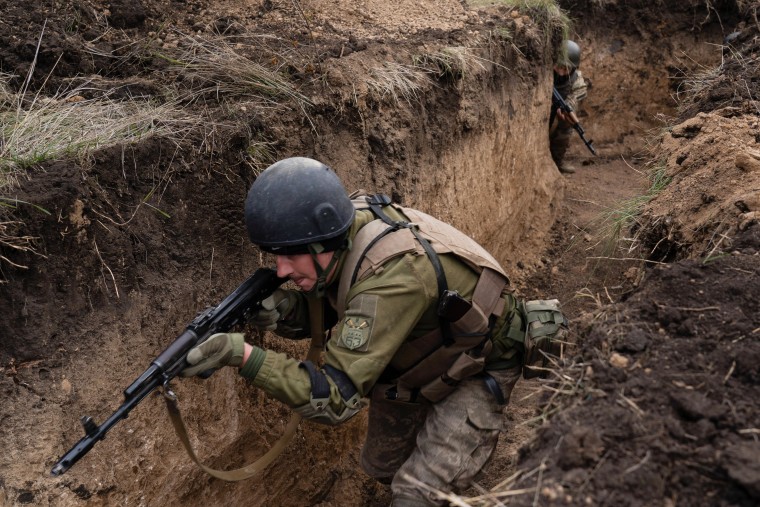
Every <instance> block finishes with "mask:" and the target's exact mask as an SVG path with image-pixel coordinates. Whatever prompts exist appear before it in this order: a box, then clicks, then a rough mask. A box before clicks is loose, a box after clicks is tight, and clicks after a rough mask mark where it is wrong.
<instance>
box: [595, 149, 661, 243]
mask: <svg viewBox="0 0 760 507" xmlns="http://www.w3.org/2000/svg"><path fill="white" fill-rule="evenodd" d="M648 178H649V188H648V189H647V191H646V192H644V193H643V194H641V195H638V196H635V197H632V198H630V199H626V200H624V201H621V202H620V204H619V205H618V206H617V207H615V208H612V209H609V210H607V211H604V212H602V214H601V217H600V220H601V222H602V226H601V227H600V232H599V237H600V240H599V242H598V243H603V244H604V252H605V254H609V255H611V254H612V252H613V251H614V250H615V249H616V248H617V247H619V246H620V244H621V242H623V241H624V240H626V238H625V234H626V233H627V232H628V231H632V230H634V229H635V228H636V225H637V224H638V219H639V217H640V215H641V213H642V211H643V210H644V207H645V206H646V205H647V204H648V203H649V202H650V201H651V200H652V199H654V198H655V197H656V196H657V195H658V194H659V193H660V192H662V191H663V190H664V189H665V188H666V187H667V186H668V184H669V183H670V180H671V178H670V176H668V174H667V168H666V166H665V164H664V163H661V164H658V165H657V166H655V167H654V168H653V169H652V170H651V172H650V173H649V175H648ZM626 241H628V242H629V243H630V245H629V246H628V247H627V251H628V252H629V253H630V252H632V251H634V250H635V249H636V247H637V243H638V242H637V241H636V239H635V238H628V239H627V240H626ZM598 243H597V244H598Z"/></svg>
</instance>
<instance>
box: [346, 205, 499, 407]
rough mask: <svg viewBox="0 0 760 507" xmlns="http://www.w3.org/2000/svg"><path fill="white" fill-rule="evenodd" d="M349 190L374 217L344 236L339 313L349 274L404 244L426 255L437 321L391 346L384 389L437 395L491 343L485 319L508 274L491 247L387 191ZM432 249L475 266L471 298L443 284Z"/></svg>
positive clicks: (404, 249) (479, 364)
mask: <svg viewBox="0 0 760 507" xmlns="http://www.w3.org/2000/svg"><path fill="white" fill-rule="evenodd" d="M351 197H352V202H353V203H354V207H355V208H356V209H357V210H366V209H371V210H372V211H373V213H374V214H375V216H377V217H378V218H377V219H376V220H373V221H372V222H370V223H369V224H367V225H365V226H364V227H362V228H361V229H360V230H359V232H358V233H357V234H356V237H355V238H354V239H353V241H352V248H351V250H350V251H349V252H348V254H347V257H346V260H345V264H344V267H343V269H342V271H341V278H340V280H339V283H338V295H337V300H336V310H337V312H338V316H339V319H342V318H343V315H344V313H345V310H346V304H347V301H346V296H347V294H348V291H349V290H350V288H351V287H352V286H353V285H354V284H355V283H356V282H358V281H361V280H363V279H364V278H366V277H369V276H372V275H373V274H374V273H375V272H377V271H378V270H379V269H380V268H381V267H382V266H383V265H384V264H385V263H386V262H388V261H389V260H391V259H393V258H395V257H399V256H402V255H404V254H407V253H411V252H416V253H417V254H419V255H427V256H428V257H429V258H430V260H431V262H432V263H433V267H434V268H435V269H436V277H437V280H438V284H439V305H438V314H439V318H440V319H441V326H440V327H439V328H438V329H436V330H434V331H432V332H430V333H428V334H426V335H424V336H422V337H419V338H416V339H414V340H411V341H406V342H405V343H404V344H403V345H402V346H401V347H400V348H399V350H398V351H397V352H396V354H395V355H394V356H393V358H392V359H391V363H390V365H389V366H390V368H392V369H393V371H395V372H398V373H399V375H398V376H397V378H396V379H395V386H394V388H393V389H391V390H389V391H387V392H386V396H387V397H388V398H389V399H397V400H400V401H415V400H416V399H417V397H418V396H419V395H422V396H423V397H425V398H426V399H428V400H430V401H433V402H435V401H438V400H441V399H443V398H444V397H446V396H447V395H448V394H449V393H451V392H452V391H453V390H454V389H455V388H456V386H457V384H458V383H459V381H461V380H462V379H464V378H466V377H469V376H472V375H475V374H478V373H480V372H481V371H482V370H483V368H484V366H485V358H486V356H488V354H489V352H490V350H491V346H492V344H491V341H490V333H491V327H492V326H493V323H494V322H495V321H496V319H497V318H498V317H499V316H500V315H501V313H502V312H503V311H504V306H505V300H504V299H503V298H502V297H501V296H502V293H503V292H504V291H505V290H506V289H507V286H508V284H509V278H508V277H507V275H506V274H505V273H504V270H503V269H502V268H501V266H499V263H498V262H497V261H496V260H495V259H494V258H493V257H492V256H491V254H489V253H488V252H487V251H486V250H485V249H484V248H483V247H481V246H480V245H479V244H478V243H476V242H475V241H474V240H473V239H472V238H470V237H468V236H467V235H465V234H463V233H462V232H460V231H459V230H457V229H455V228H454V227H452V226H451V225H449V224H446V223H444V222H442V221H440V220H437V219H435V218H433V217H431V216H430V215H427V214H425V213H422V212H420V211H417V210H414V209H410V208H405V207H402V206H399V205H397V204H393V203H391V202H390V199H389V198H388V197H387V196H383V195H375V196H371V197H370V196H366V195H352V196H351ZM388 207H390V208H391V210H394V211H395V213H393V212H392V214H394V215H395V214H397V213H400V214H401V215H402V217H405V220H393V219H390V218H389V216H388V214H387V213H385V212H384V211H382V210H383V208H385V209H386V210H387V209H388ZM389 211H390V210H389ZM438 254H454V255H456V256H457V258H459V259H460V260H461V261H463V262H465V263H466V264H467V265H468V266H469V267H470V268H471V269H473V270H474V271H475V272H476V273H479V275H480V276H479V278H478V282H477V284H476V286H475V291H474V293H473V297H472V301H471V302H468V301H466V300H464V299H462V298H458V294H457V293H456V292H454V291H448V290H447V287H446V282H445V274H443V269H442V268H441V266H440V262H439V260H438V258H437V255H438ZM441 278H443V280H442V279H441ZM442 292H443V294H442ZM457 298H458V299H457ZM449 301H453V302H454V303H452V305H450V306H452V307H453V308H448V307H447V303H448V302H449Z"/></svg>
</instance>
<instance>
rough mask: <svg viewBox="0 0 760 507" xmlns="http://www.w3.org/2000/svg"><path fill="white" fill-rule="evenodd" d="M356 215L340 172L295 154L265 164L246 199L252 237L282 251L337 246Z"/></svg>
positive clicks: (265, 246) (292, 252)
mask: <svg viewBox="0 0 760 507" xmlns="http://www.w3.org/2000/svg"><path fill="white" fill-rule="evenodd" d="M353 220H354V205H353V204H352V203H351V199H349V197H348V195H347V194H346V190H345V188H344V187H343V184H342V183H341V182H340V180H339V179H338V176H337V175H336V174H335V172H334V171H333V170H332V169H330V168H329V167H327V166H326V165H324V164H323V163H321V162H318V161H316V160H313V159H310V158H304V157H293V158H286V159H283V160H280V161H279V162H276V163H274V164H272V165H271V166H269V167H268V168H266V169H265V170H264V171H263V172H262V173H261V174H260V175H259V176H258V177H257V178H256V181H254V182H253V185H251V189H250V190H249V191H248V197H246V200H245V225H246V228H247V229H248V236H249V237H250V238H251V242H253V243H254V244H256V245H258V246H259V247H260V248H261V249H262V250H264V251H266V252H271V253H274V254H278V255H296V254H303V253H310V252H314V251H323V252H329V251H333V250H338V249H339V248H341V247H342V246H343V244H344V242H345V233H346V231H347V230H348V228H349V227H351V224H352V223H353Z"/></svg>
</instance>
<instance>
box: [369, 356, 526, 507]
mask: <svg viewBox="0 0 760 507" xmlns="http://www.w3.org/2000/svg"><path fill="white" fill-rule="evenodd" d="M489 373H490V375H491V376H492V377H493V378H494V379H495V380H496V382H497V383H498V385H499V386H500V387H501V390H502V393H503V395H504V400H505V401H506V402H505V403H504V404H499V403H498V401H497V400H496V398H495V397H494V395H493V394H492V393H491V392H490V391H489V390H488V389H487V388H486V384H485V381H484V380H483V379H482V378H469V379H466V380H464V381H462V383H461V384H460V385H459V386H458V387H457V389H456V390H455V391H454V392H453V393H451V394H450V395H449V396H447V397H446V398H444V399H443V400H441V401H439V402H438V403H434V404H431V403H402V402H397V401H392V400H387V399H386V398H385V391H386V389H387V387H389V386H382V385H377V386H375V388H374V389H373V391H372V395H371V401H370V407H369V423H368V428H367V440H366V442H365V443H364V447H363V448H362V453H361V464H362V468H363V469H364V471H365V472H366V473H367V474H368V475H370V476H371V477H374V478H375V479H377V480H378V481H380V482H384V483H386V484H387V483H389V482H390V483H391V490H392V492H393V503H392V505H393V506H398V507H405V506H418V505H419V506H423V505H444V504H445V502H444V501H441V500H438V499H437V498H436V496H435V493H434V492H433V491H431V490H437V491H444V492H449V491H458V490H462V489H464V488H467V487H468V486H469V485H470V484H471V482H472V481H473V479H474V478H475V476H476V475H477V474H478V472H480V470H481V469H482V468H483V466H484V465H485V464H486V462H487V461H488V459H489V458H490V457H491V454H492V453H493V451H494V449H495V448H496V443H497V441H498V438H499V433H500V432H501V431H503V430H504V429H505V426H506V418H505V417H504V409H505V407H506V406H507V403H508V402H509V395H510V394H511V392H512V388H513V387H514V385H515V383H516V382H517V380H518V378H519V377H520V369H519V368H514V369H510V370H503V371H493V372H489ZM418 482H421V483H424V484H426V485H427V486H429V487H430V488H431V490H428V489H427V488H424V487H421V486H420V485H419V484H418Z"/></svg>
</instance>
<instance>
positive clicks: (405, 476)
mask: <svg viewBox="0 0 760 507" xmlns="http://www.w3.org/2000/svg"><path fill="white" fill-rule="evenodd" d="M245 221H246V227H247V230H248V234H249V236H250V239H251V241H252V242H253V243H254V244H256V245H257V246H258V247H259V248H261V249H262V250H264V251H266V252H270V253H272V254H274V255H275V258H276V267H277V274H278V275H279V276H280V277H283V278H284V277H287V278H289V279H290V280H291V281H292V282H293V283H294V284H295V285H297V286H298V287H299V288H300V290H293V289H277V290H276V291H275V292H274V293H273V294H272V295H271V296H270V297H269V298H268V299H266V300H264V302H263V309H262V310H261V311H259V312H258V313H256V314H255V315H254V316H253V318H252V323H253V324H254V325H255V326H257V327H258V328H260V329H264V330H271V331H274V332H276V333H277V334H278V335H280V336H283V337H286V338H291V339H301V338H305V337H308V336H309V335H310V333H311V334H317V335H319V334H322V335H324V333H323V332H322V329H317V330H315V329H314V327H315V325H314V324H313V322H314V320H310V317H311V316H313V315H310V312H312V313H313V312H319V313H320V314H323V316H324V323H325V325H323V326H322V328H330V327H333V326H335V329H334V333H332V334H331V335H330V338H329V340H328V342H327V347H326V351H325V353H324V364H322V365H318V364H314V363H312V362H311V361H299V360H297V359H294V358H290V357H288V356H286V355H285V354H282V353H278V352H274V351H272V350H264V349H262V348H260V347H257V346H253V345H250V344H248V343H246V342H245V340H244V336H243V334H241V333H225V334H216V335H213V336H212V337H210V338H209V339H208V340H207V341H206V342H204V343H202V344H200V345H199V346H197V347H196V348H195V349H193V350H192V351H191V352H190V353H189V354H188V357H187V359H188V362H189V363H190V364H192V365H193V366H191V367H189V368H187V369H186V370H184V371H183V373H182V374H183V376H192V375H197V374H198V373H201V372H204V371H205V370H208V369H209V368H218V367H221V366H224V365H229V366H234V367H237V368H239V373H240V375H242V376H243V377H245V378H247V379H251V381H252V383H253V385H255V386H257V387H259V388H261V389H263V390H264V391H266V392H267V393H269V394H270V395H271V396H273V397H274V398H276V399H278V400H280V401H282V402H283V403H285V404H287V405H288V406H290V407H291V408H292V409H293V410H294V411H296V412H297V413H299V414H300V415H301V416H302V417H304V418H308V419H311V420H313V421H316V422H320V423H325V424H329V425H335V424H340V423H342V422H344V421H346V420H348V419H349V418H351V417H352V416H354V415H355V414H356V413H357V412H358V411H359V410H360V409H361V408H362V407H364V406H365V405H366V404H367V400H369V417H368V429H367V437H366V441H365V443H364V445H363V448H362V451H361V466H362V468H363V469H364V470H365V472H366V473H367V474H369V475H370V476H372V477H374V478H375V479H377V480H378V481H380V482H382V483H385V484H390V486H391V490H392V498H393V500H392V504H391V505H393V506H396V507H405V506H423V505H443V504H444V503H445V502H444V501H442V500H440V499H439V498H438V496H437V495H436V494H435V493H434V491H436V490H437V491H443V492H448V491H452V490H459V489H462V488H465V487H467V486H469V485H470V484H471V481H472V480H473V478H474V477H475V476H476V474H477V473H478V472H479V471H480V470H481V469H482V468H483V466H484V465H485V464H486V462H487V460H488V459H489V457H490V456H491V454H492V453H493V451H494V448H495V446H496V443H497V439H498V436H499V433H500V431H502V430H504V429H505V417H504V410H505V407H506V406H507V403H508V402H509V397H510V393H511V392H512V388H513V387H514V385H515V383H516V382H517V380H518V378H519V377H520V375H521V360H522V357H521V348H520V341H521V340H523V338H524V332H525V314H524V313H523V312H522V310H521V309H520V308H521V307H520V306H519V303H520V301H521V300H518V299H517V298H516V297H515V296H513V294H512V292H511V290H510V289H509V286H508V285H509V280H508V278H507V276H506V274H505V273H504V271H503V269H502V268H501V267H500V266H499V264H498V262H497V261H496V260H495V259H494V258H493V257H492V256H491V255H490V254H489V253H488V252H487V251H486V250H485V249H483V248H482V247H481V246H480V245H478V244H477V243H476V242H475V241H474V240H472V239H470V238H469V237H467V236H466V235H464V234H463V233H461V232H459V231H458V230H456V229H455V228H453V227H451V226H450V225H448V224H445V223H443V222H440V221H438V220H436V219H434V218H432V217H430V216H429V215H426V214H424V213H421V212H419V211H416V210H413V209H409V208H404V207H401V206H398V205H396V204H393V203H390V200H389V199H388V198H387V197H385V196H382V195H379V194H378V195H374V196H367V195H361V194H359V195H355V196H348V195H347V194H346V191H345V189H344V187H343V185H342V183H341V182H340V180H339V179H338V177H337V175H336V174H335V173H334V172H333V170H332V169H330V168H329V167H327V166H325V165H324V164H322V163H320V162H318V161H316V160H312V159H309V158H301V157H295V158H288V159H284V160H281V161H279V162H277V163H275V164H273V165H272V166H270V167H269V168H267V169H266V170H265V171H264V172H262V173H261V174H260V175H259V177H258V178H257V179H256V181H255V182H254V183H253V185H252V186H251V188H250V191H249V193H248V196H247V199H246V202H245ZM412 224H414V225H412ZM315 302H316V304H315ZM319 320H320V319H317V321H319ZM310 323H311V324H310ZM310 326H311V329H310ZM317 327H319V325H317ZM420 483H422V484H425V485H427V486H426V487H421V486H420Z"/></svg>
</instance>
